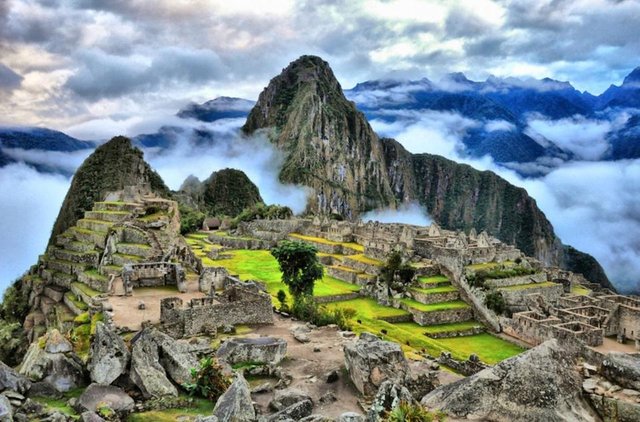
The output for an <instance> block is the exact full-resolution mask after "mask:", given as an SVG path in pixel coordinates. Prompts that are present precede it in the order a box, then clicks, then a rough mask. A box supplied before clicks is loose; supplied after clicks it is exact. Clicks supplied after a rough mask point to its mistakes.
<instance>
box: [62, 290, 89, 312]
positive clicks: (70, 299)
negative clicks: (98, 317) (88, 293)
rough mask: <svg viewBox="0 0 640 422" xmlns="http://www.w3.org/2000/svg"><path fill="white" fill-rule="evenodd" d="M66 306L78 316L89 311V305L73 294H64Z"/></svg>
mask: <svg viewBox="0 0 640 422" xmlns="http://www.w3.org/2000/svg"><path fill="white" fill-rule="evenodd" d="M64 304H65V305H67V306H68V307H69V309H71V312H73V313H74V314H75V315H76V316H78V315H80V314H81V313H83V312H87V311H88V310H89V305H87V304H86V303H84V302H83V301H82V299H81V298H79V297H78V296H76V295H75V294H73V293H72V292H67V293H65V294H64Z"/></svg>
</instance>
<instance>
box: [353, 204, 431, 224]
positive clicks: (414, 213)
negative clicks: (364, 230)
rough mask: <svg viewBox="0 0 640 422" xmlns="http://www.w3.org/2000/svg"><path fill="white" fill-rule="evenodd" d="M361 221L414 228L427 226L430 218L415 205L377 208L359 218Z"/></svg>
mask: <svg viewBox="0 0 640 422" xmlns="http://www.w3.org/2000/svg"><path fill="white" fill-rule="evenodd" d="M360 219H361V220H362V221H365V222H367V221H379V222H381V223H403V224H413V225H415V226H429V225H430V224H431V221H432V220H431V217H429V214H428V212H427V209H426V208H425V207H423V206H421V205H418V204H415V203H404V204H401V205H400V206H399V207H398V208H397V209H393V208H379V209H376V210H373V211H369V212H367V213H365V214H363V215H362V216H360Z"/></svg>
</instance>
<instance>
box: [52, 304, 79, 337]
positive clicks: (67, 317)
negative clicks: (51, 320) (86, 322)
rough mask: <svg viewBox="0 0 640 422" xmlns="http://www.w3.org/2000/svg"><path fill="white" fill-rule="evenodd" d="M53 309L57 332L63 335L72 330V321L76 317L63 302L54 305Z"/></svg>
mask: <svg viewBox="0 0 640 422" xmlns="http://www.w3.org/2000/svg"><path fill="white" fill-rule="evenodd" d="M53 309H54V311H55V315H56V323H57V325H58V330H60V331H61V332H63V333H64V332H67V331H70V330H71V329H73V327H74V325H75V324H74V319H75V317H76V315H75V314H74V313H73V311H72V310H71V309H70V308H69V307H68V306H67V305H66V304H65V303H64V301H63V302H60V303H56V304H55V305H54V308H53Z"/></svg>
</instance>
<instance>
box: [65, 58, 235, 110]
mask: <svg viewBox="0 0 640 422" xmlns="http://www.w3.org/2000/svg"><path fill="white" fill-rule="evenodd" d="M78 61H79V62H80V63H81V65H80V69H79V70H78V71H77V72H76V73H74V74H73V75H72V76H71V77H70V78H69V79H68V80H67V82H66V84H65V87H66V88H68V89H70V90H72V91H73V92H75V93H76V94H77V95H79V96H81V97H85V98H87V99H93V100H96V99H100V98H110V97H117V96H121V95H125V94H128V93H130V92H136V91H143V90H144V91H148V90H152V89H159V88H162V87H163V86H171V85H173V84H179V83H181V82H184V83H202V82H206V81H208V80H210V79H214V78H216V77H219V76H220V75H221V73H222V64H221V63H220V60H219V58H218V56H217V55H216V54H215V53H214V52H212V51H208V50H192V49H179V48H173V47H169V48H164V49H161V50H159V51H157V52H156V53H155V56H154V57H153V58H152V60H151V61H150V62H149V63H148V62H147V61H148V60H147V58H142V57H122V56H116V55H112V54H106V53H104V52H102V51H100V50H86V51H82V52H80V53H79V54H78Z"/></svg>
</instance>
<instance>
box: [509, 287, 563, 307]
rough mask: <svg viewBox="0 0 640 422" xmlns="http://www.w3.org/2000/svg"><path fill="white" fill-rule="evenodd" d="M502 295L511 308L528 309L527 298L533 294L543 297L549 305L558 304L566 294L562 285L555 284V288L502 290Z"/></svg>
mask: <svg viewBox="0 0 640 422" xmlns="http://www.w3.org/2000/svg"><path fill="white" fill-rule="evenodd" d="M500 293H502V296H503V297H504V300H505V302H506V303H507V306H508V307H509V308H511V309H518V308H523V309H527V308H528V306H527V303H528V300H527V296H529V295H532V294H536V295H541V296H542V297H544V300H545V301H546V302H547V303H557V302H558V299H559V298H560V296H562V294H563V293H564V288H563V287H562V284H555V285H553V286H536V287H530V288H526V289H501V290H500Z"/></svg>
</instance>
